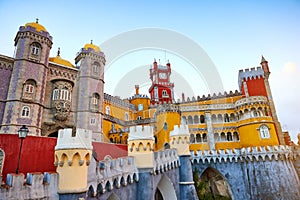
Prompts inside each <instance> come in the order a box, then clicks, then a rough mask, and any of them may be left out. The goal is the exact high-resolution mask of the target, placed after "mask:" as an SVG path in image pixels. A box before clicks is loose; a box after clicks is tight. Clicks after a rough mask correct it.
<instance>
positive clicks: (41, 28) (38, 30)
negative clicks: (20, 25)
mask: <svg viewBox="0 0 300 200" xmlns="http://www.w3.org/2000/svg"><path fill="white" fill-rule="evenodd" d="M27 26H31V27H33V28H35V30H36V31H37V32H40V31H45V32H47V30H46V29H45V27H44V26H43V25H41V24H39V23H38V21H36V22H30V23H27V24H25V27H27Z"/></svg>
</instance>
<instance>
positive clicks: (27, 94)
mask: <svg viewBox="0 0 300 200" xmlns="http://www.w3.org/2000/svg"><path fill="white" fill-rule="evenodd" d="M35 88H36V82H35V81H34V80H31V79H29V80H27V81H25V83H24V87H23V96H22V98H23V99H28V100H30V99H33V98H34V93H35Z"/></svg>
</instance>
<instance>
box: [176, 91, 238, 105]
mask: <svg viewBox="0 0 300 200" xmlns="http://www.w3.org/2000/svg"><path fill="white" fill-rule="evenodd" d="M241 94H242V93H240V92H239V91H238V90H235V91H234V92H233V91H232V90H230V91H229V92H226V91H225V92H224V93H221V92H219V93H218V94H216V93H213V94H208V95H207V96H205V95H202V97H200V96H197V97H194V96H193V97H187V99H185V98H184V94H183V98H182V99H181V100H180V99H177V103H191V102H199V101H207V100H213V99H220V98H225V97H234V96H239V95H241Z"/></svg>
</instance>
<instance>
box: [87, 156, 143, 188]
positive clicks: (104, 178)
mask: <svg viewBox="0 0 300 200" xmlns="http://www.w3.org/2000/svg"><path fill="white" fill-rule="evenodd" d="M96 168H97V170H96V171H97V172H96V173H97V174H96V176H97V182H96V183H89V184H91V185H92V186H93V187H94V191H97V188H98V192H101V193H102V194H103V193H105V192H106V191H107V190H108V191H111V190H112V189H113V188H114V187H115V188H117V189H119V188H120V187H121V186H123V187H125V186H127V184H132V183H133V182H134V181H136V182H138V180H139V175H138V169H137V167H136V161H135V157H122V158H117V159H112V158H111V157H110V156H106V157H105V158H104V160H102V161H100V162H98V164H97V166H96ZM97 183H98V185H96V184H97Z"/></svg>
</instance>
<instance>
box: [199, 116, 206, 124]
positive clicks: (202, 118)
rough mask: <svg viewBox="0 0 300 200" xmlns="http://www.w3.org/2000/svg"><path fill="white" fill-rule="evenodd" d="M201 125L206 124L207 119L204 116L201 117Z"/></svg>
mask: <svg viewBox="0 0 300 200" xmlns="http://www.w3.org/2000/svg"><path fill="white" fill-rule="evenodd" d="M200 123H201V124H203V123H205V117H204V115H200Z"/></svg>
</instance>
